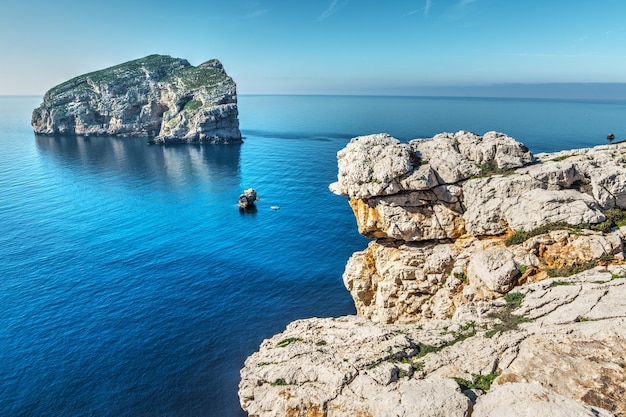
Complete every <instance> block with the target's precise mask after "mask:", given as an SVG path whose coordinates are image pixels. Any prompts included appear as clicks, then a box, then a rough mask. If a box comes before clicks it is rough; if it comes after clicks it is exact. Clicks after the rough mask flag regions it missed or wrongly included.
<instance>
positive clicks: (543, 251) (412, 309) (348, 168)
mask: <svg viewBox="0 0 626 417" xmlns="http://www.w3.org/2000/svg"><path fill="white" fill-rule="evenodd" d="M625 156H626V144H615V145H607V146H599V147H596V148H591V149H580V150H574V151H563V152H559V153H554V154H539V155H532V154H531V152H530V151H529V150H528V149H527V148H526V147H525V146H524V145H522V144H521V143H519V142H517V141H515V140H514V139H513V138H510V137H508V136H506V135H504V134H501V133H496V132H489V133H486V134H484V135H483V136H479V135H475V134H473V133H469V132H463V131H461V132H457V133H454V134H451V133H444V134H440V135H437V136H435V137H434V138H431V139H420V140H414V141H411V142H410V143H408V144H403V143H400V142H399V141H398V140H396V139H394V138H392V137H390V136H388V135H383V134H381V135H371V136H364V137H358V138H355V139H353V140H352V141H351V142H350V143H349V144H348V145H347V146H346V148H345V149H343V150H341V151H340V152H339V153H338V164H339V173H338V181H337V182H336V183H333V184H332V185H331V187H330V188H331V190H332V191H333V192H335V193H337V194H340V195H345V196H347V197H348V198H349V204H350V206H351V207H352V209H353V211H354V214H355V217H356V221H357V226H358V228H359V231H360V232H361V233H362V234H364V235H365V236H367V237H370V238H372V239H373V240H372V242H370V244H369V245H368V247H367V249H365V250H364V251H361V252H357V253H355V254H354V255H353V256H352V257H351V258H350V259H349V261H348V263H347V265H346V269H345V272H344V275H343V279H344V283H345V285H346V287H347V289H348V290H349V291H350V294H351V295H352V298H353V299H354V302H355V305H356V307H357V313H358V316H354V317H353V316H349V317H341V318H336V319H308V320H299V321H296V322H294V323H291V324H290V325H289V326H287V329H286V330H285V331H284V332H283V333H281V334H279V335H276V336H274V337H272V338H271V339H268V340H266V341H264V342H263V343H262V345H261V347H260V349H259V352H257V353H254V354H253V355H251V356H250V357H249V358H248V359H247V360H246V364H245V366H244V368H243V369H242V371H241V383H240V389H239V397H240V401H241V405H242V407H243V408H244V409H245V410H247V411H248V413H249V415H251V416H259V417H260V416H308V417H313V416H335V417H336V416H346V417H347V416H377V417H381V416H407V417H408V416H415V415H419V416H465V417H467V416H474V417H476V416H494V415H498V416H527V415H531V414H532V415H535V416H539V417H540V416H546V417H547V416H554V415H567V416H626V400H625V399H624V398H626V353H625V352H626V326H625V325H626V301H624V300H626V265H624V242H625V241H626V237H625V236H624V233H625V232H626V210H624V209H626V158H625Z"/></svg>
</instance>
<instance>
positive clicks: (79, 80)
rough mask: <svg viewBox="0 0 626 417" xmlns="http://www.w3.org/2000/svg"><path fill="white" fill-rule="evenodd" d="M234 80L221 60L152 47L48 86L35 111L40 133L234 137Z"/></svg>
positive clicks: (237, 138)
mask: <svg viewBox="0 0 626 417" xmlns="http://www.w3.org/2000/svg"><path fill="white" fill-rule="evenodd" d="M237 116H238V111H237V93H236V86H235V83H234V81H233V80H232V78H230V77H229V76H228V75H227V74H226V72H225V71H224V68H223V66H222V64H221V63H220V62H219V61H218V60H216V59H213V60H210V61H207V62H205V63H203V64H200V65H198V66H197V67H194V66H192V65H191V64H189V62H187V61H186V60H184V59H179V58H172V57H169V56H163V55H150V56H147V57H145V58H141V59H137V60H134V61H130V62H126V63H123V64H120V65H116V66H114V67H110V68H107V69H104V70H100V71H96V72H92V73H89V74H85V75H81V76H78V77H76V78H73V79H71V80H69V81H66V82H64V83H62V84H59V85H58V86H56V87H54V88H52V89H50V90H49V91H48V92H47V93H46V94H45V95H44V99H43V103H42V104H41V105H40V106H39V107H38V108H37V109H35V110H34V111H33V115H32V125H33V128H34V130H35V133H37V134H44V135H56V134H60V135H68V134H69V135H119V136H153V137H155V138H154V139H153V140H152V141H151V142H152V143H170V142H177V143H190V142H203V143H239V142H241V132H240V131H239V120H238V117H237Z"/></svg>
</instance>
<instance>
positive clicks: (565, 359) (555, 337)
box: [239, 268, 626, 417]
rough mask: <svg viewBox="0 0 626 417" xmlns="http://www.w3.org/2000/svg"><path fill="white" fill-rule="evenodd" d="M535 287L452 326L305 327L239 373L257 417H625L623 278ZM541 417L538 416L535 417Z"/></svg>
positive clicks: (606, 274)
mask: <svg viewBox="0 0 626 417" xmlns="http://www.w3.org/2000/svg"><path fill="white" fill-rule="evenodd" d="M624 272H626V271H625V270H624V269H619V268H610V269H609V270H607V269H605V268H602V269H596V270H592V271H588V272H586V273H583V274H581V275H577V276H574V277H570V278H564V279H563V278H561V279H558V280H557V279H548V280H544V281H541V282H537V283H533V284H526V285H524V286H521V287H519V288H517V289H516V292H514V293H512V294H515V295H517V294H519V295H520V298H521V297H523V299H522V300H521V302H520V303H519V304H520V307H519V308H516V307H517V304H515V302H514V301H509V302H507V301H506V300H505V299H504V298H498V299H495V300H492V301H483V302H479V303H475V304H473V305H467V306H466V307H464V308H462V309H460V310H458V311H457V314H456V315H455V316H454V317H452V318H451V319H447V320H425V321H422V322H420V324H419V326H416V325H402V324H380V323H378V324H377V323H374V322H371V321H369V320H367V319H365V318H363V317H356V316H348V317H341V318H336V319H331V318H328V319H306V320H299V321H296V322H293V323H291V324H289V325H288V326H287V328H286V330H285V331H284V332H282V333H281V334H278V335H276V336H274V337H272V338H271V339H268V340H265V341H264V342H263V343H262V344H261V347H260V349H259V351H258V352H256V353H254V354H253V355H252V356H250V357H249V358H248V359H247V360H246V363H245V366H244V368H243V369H242V371H241V383H240V386H239V397H240V401H241V405H242V407H243V408H244V409H245V410H247V411H248V413H249V415H250V416H259V417H263V416H290V417H291V416H293V417H295V416H316V417H317V416H332V417H340V416H341V417H343V416H345V417H353V416H378V417H382V416H384V417H391V416H397V417H400V416H402V417H404V416H406V417H408V416H463V417H468V416H474V417H476V416H496V415H497V416H528V415H533V416H538V417H540V416H550V417H552V416H555V415H556V416H568V417H569V416H581V417H582V416H589V417H591V416H604V417H608V416H625V415H626V401H624V398H625V396H626V354H625V352H626V314H625V313H626V304H625V302H624V300H626V279H624V278H621V279H612V277H615V276H622V275H623V274H624ZM531 412H532V414H529V413H531Z"/></svg>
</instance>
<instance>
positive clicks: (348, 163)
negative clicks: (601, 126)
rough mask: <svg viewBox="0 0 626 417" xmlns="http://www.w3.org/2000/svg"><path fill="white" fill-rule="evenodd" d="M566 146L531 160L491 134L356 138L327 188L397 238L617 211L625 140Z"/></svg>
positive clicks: (369, 232)
mask: <svg viewBox="0 0 626 417" xmlns="http://www.w3.org/2000/svg"><path fill="white" fill-rule="evenodd" d="M570 152H571V154H564V153H562V152H561V153H557V154H543V155H540V158H539V160H538V161H539V162H537V163H533V161H534V159H533V156H532V154H531V153H530V151H529V150H528V149H527V148H526V147H525V146H524V145H522V144H521V143H519V142H517V141H515V140H514V139H513V138H511V137H508V136H506V135H504V134H501V133H496V132H488V133H486V134H485V135H484V136H478V135H475V134H473V133H468V132H463V131H461V132H457V133H455V134H450V133H445V134H440V135H437V136H435V137H434V138H432V139H419V140H414V141H411V142H410V144H401V143H399V141H397V140H395V139H393V138H391V137H390V136H389V135H371V136H363V137H359V138H355V139H353V141H352V142H351V143H350V144H348V146H346V148H345V149H343V150H341V151H339V153H338V155H337V156H338V164H339V173H338V181H337V182H335V183H333V184H332V185H331V187H330V188H331V190H332V191H333V192H335V193H336V194H340V195H346V196H348V197H350V198H351V199H353V200H356V201H353V202H352V203H351V205H352V207H353V209H354V210H355V215H356V217H357V222H358V226H359V230H360V231H361V232H362V233H363V234H364V235H366V236H368V237H372V238H384V237H387V238H391V239H397V240H404V241H420V240H432V239H456V238H458V237H459V236H461V235H463V234H468V235H472V236H489V235H497V234H502V233H505V232H507V231H508V230H532V229H534V228H536V227H538V226H541V225H543V224H546V223H552V222H566V223H570V224H579V223H600V222H602V221H604V219H605V218H604V215H603V214H602V211H603V210H606V209H609V208H626V159H624V155H625V154H626V144H616V145H612V146H610V147H609V146H600V147H597V148H591V149H586V150H578V151H570ZM529 164H530V165H529ZM487 171H489V172H490V173H489V174H488V175H485V176H483V177H482V178H476V177H480V176H481V175H483V174H484V173H485V172H487ZM481 172H482V174H481ZM494 174H495V175H494Z"/></svg>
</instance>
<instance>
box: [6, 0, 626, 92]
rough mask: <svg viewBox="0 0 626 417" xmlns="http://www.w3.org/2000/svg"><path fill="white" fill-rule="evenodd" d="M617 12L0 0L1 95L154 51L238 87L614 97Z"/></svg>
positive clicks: (578, 0) (404, 2) (463, 0)
mask: <svg viewBox="0 0 626 417" xmlns="http://www.w3.org/2000/svg"><path fill="white" fill-rule="evenodd" d="M625 17H626V1H624V0H523V1H522V0H386V1H380V0H377V1H374V0H358V1H357V0H307V1H294V0H222V1H217V0H200V1H196V0H187V1H183V2H174V1H171V0H169V1H163V0H151V1H146V0H107V1H106V2H104V1H91V0H83V1H77V0H54V1H51V0H3V1H2V3H1V4H0V39H2V42H0V52H1V56H2V62H1V63H0V95H43V94H44V93H45V92H46V91H47V90H48V89H49V88H51V87H53V86H55V85H57V84H59V83H61V82H63V81H65V80H68V79H70V78H72V77H74V76H77V75H80V74H83V73H86V72H90V71H95V70H98V69H102V68H106V67H109V66H112V65H116V64H119V63H122V62H125V61H129V60H132V59H136V58H141V57H143V56H147V55H150V54H155V53H156V54H165V55H171V56H174V57H179V58H185V59H187V60H188V61H189V62H190V63H191V64H193V65H198V64H200V63H202V62H204V61H206V60H209V59H211V58H217V59H219V60H220V61H221V62H222V63H223V64H224V67H225V69H226V71H227V72H228V74H229V75H230V76H231V77H233V79H234V80H235V82H236V83H237V88H238V92H239V93H240V94H358V95H368V94H373V95H456V94H460V95H474V94H478V95H480V94H481V93H480V92H481V91H482V92H483V94H487V95H496V96H497V95H506V94H510V95H516V94H518V95H519V94H522V95H523V94H529V93H528V91H530V90H526V89H525V85H527V84H535V87H536V86H537V85H539V88H535V90H532V91H536V93H533V94H535V95H537V94H538V95H541V94H548V93H547V92H548V91H551V93H549V94H553V95H554V94H556V95H559V94H561V95H562V94H566V95H567V94H570V95H571V94H574V95H576V94H575V93H574V92H575V91H578V90H577V89H579V88H582V90H580V91H583V90H584V91H586V93H585V94H591V95H594V94H596V95H600V96H606V95H608V96H615V95H617V96H618V97H610V98H626V87H625V86H624V85H617V84H616V83H626V24H624V19H625ZM580 83H583V84H580ZM597 83H601V85H602V86H603V87H601V88H596V87H599V86H600V84H597ZM543 87H545V88H543ZM507 91H508V93H507ZM525 91H526V93H525ZM559 91H560V92H559ZM581 94H582V93H581Z"/></svg>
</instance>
